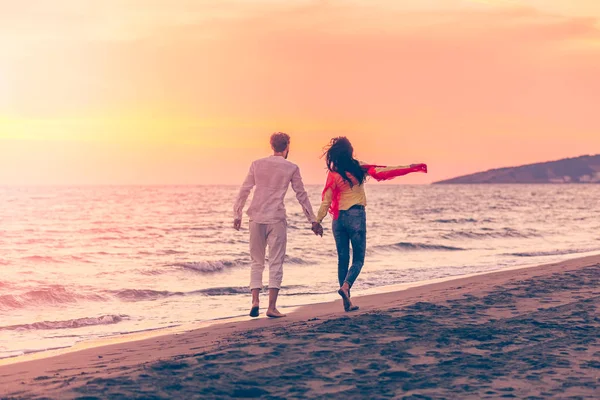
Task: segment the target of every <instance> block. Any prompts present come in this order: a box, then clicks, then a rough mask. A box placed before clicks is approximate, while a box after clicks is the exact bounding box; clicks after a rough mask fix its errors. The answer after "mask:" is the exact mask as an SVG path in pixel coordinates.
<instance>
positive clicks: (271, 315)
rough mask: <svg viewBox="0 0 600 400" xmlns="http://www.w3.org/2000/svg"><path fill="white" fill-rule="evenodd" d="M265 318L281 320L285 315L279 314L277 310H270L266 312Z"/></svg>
mask: <svg viewBox="0 0 600 400" xmlns="http://www.w3.org/2000/svg"><path fill="white" fill-rule="evenodd" d="M267 317H269V318H283V317H287V315H285V314H282V313H280V312H279V310H277V309H276V308H275V309H273V310H271V309H269V310H267Z"/></svg>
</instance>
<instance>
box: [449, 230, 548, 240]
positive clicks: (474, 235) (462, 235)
mask: <svg viewBox="0 0 600 400" xmlns="http://www.w3.org/2000/svg"><path fill="white" fill-rule="evenodd" d="M482 231H483V232H473V231H452V232H450V233H447V234H444V235H442V236H441V237H442V238H443V239H504V238H520V239H526V238H534V237H541V235H540V234H539V233H538V232H536V231H535V230H527V231H518V230H516V229H512V228H504V229H502V230H493V229H490V228H487V229H482Z"/></svg>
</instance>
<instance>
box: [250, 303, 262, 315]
mask: <svg viewBox="0 0 600 400" xmlns="http://www.w3.org/2000/svg"><path fill="white" fill-rule="evenodd" d="M259 315H260V311H259V307H258V303H253V304H252V308H251V309H250V316H251V317H252V318H256V317H258V316H259Z"/></svg>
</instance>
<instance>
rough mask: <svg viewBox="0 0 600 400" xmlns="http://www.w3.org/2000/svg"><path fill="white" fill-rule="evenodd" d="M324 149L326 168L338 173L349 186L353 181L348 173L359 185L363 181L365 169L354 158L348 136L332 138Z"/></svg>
mask: <svg viewBox="0 0 600 400" xmlns="http://www.w3.org/2000/svg"><path fill="white" fill-rule="evenodd" d="M325 149H326V152H325V154H324V155H326V156H327V168H328V169H329V170H330V171H332V172H337V173H338V174H340V175H341V176H342V178H343V179H344V180H345V181H347V182H348V183H349V184H350V187H352V186H354V182H353V181H352V179H350V177H348V173H350V175H352V176H353V177H355V178H356V180H357V181H358V184H359V185H362V184H363V183H364V181H365V178H366V176H365V171H364V170H363V169H362V167H361V166H360V164H359V162H358V161H357V160H355V159H354V156H353V154H354V148H353V147H352V144H351V143H350V141H349V140H348V138H346V137H345V136H340V137H336V138H333V139H331V142H329V145H328V146H327V147H326V148H325Z"/></svg>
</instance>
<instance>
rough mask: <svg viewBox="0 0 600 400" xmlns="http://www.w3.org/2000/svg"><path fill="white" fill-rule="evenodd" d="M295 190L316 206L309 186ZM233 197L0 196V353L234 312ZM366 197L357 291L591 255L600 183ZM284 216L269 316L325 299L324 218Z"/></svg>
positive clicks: (244, 242) (237, 261) (237, 247)
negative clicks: (284, 249)
mask: <svg viewBox="0 0 600 400" xmlns="http://www.w3.org/2000/svg"><path fill="white" fill-rule="evenodd" d="M307 189H308V191H309V193H310V194H311V200H312V202H313V205H314V208H315V210H316V209H317V208H318V205H319V198H320V194H319V193H320V190H321V188H320V187H318V186H308V187H307ZM237 190H238V189H237V187H226V186H222V187H217V186H198V187H58V188H52V187H43V188H42V187H35V188H34V187H27V188H24V187H23V188H15V187H4V188H0V358H5V357H12V356H16V355H20V354H24V353H30V352H37V351H44V350H47V349H55V348H63V347H69V346H72V345H74V344H75V343H77V342H79V341H85V340H92V339H97V338H102V337H107V336H114V335H120V334H123V333H129V332H139V331H147V330H153V329H160V328H166V327H177V326H182V325H186V324H190V323H196V322H200V321H208V320H212V319H218V318H224V317H230V316H239V315H245V314H246V313H247V312H248V306H249V301H250V299H249V294H248V289H247V285H248V281H249V268H250V266H249V252H248V230H247V227H248V225H247V220H245V221H244V226H243V230H242V231H240V232H236V231H234V230H233V229H232V228H231V224H232V216H231V208H232V204H233V202H234V199H235V196H236V194H237ZM367 196H368V201H369V205H368V207H367V223H368V250H367V259H366V264H365V267H364V269H363V272H362V274H361V276H360V277H359V279H358V281H357V283H356V285H355V287H354V289H353V294H354V295H355V296H357V295H360V293H361V292H364V291H365V290H370V291H372V290H378V289H381V290H384V289H385V287H386V286H389V285H395V284H402V283H410V282H419V281H425V280H430V279H435V278H443V277H451V276H461V275H465V274H470V273H477V272H486V271H494V270H500V269H503V268H509V267H514V266H518V265H532V264H541V263H545V262H553V261H558V260H562V259H566V258H571V257H574V256H576V255H586V254H592V253H596V252H599V251H600V218H599V212H600V202H599V200H598V199H600V185H596V186H593V185H589V186H586V185H539V186H535V185H533V186H530V185H515V186H512V185H498V186H494V185H492V186H396V185H382V184H377V183H374V182H370V183H368V184H367ZM248 204H249V203H248ZM287 209H288V217H289V243H288V256H287V262H286V265H285V267H284V271H285V273H284V287H283V290H282V292H281V296H280V305H281V309H283V310H284V311H285V309H286V308H288V307H294V306H298V305H304V304H311V303H316V302H321V301H327V300H333V299H337V294H336V290H337V283H336V281H337V278H336V277H337V274H336V268H337V266H336V252H335V245H334V240H333V237H332V235H331V229H330V225H331V220H330V218H328V219H327V220H326V224H325V236H324V237H323V238H320V237H316V236H314V235H313V234H312V232H311V231H310V226H309V224H308V223H307V222H306V221H305V220H304V217H303V215H302V212H301V208H300V206H299V205H298V204H297V203H296V201H295V198H294V196H293V193H292V192H291V190H290V193H288V197H287ZM267 276H268V275H267V273H265V284H266V283H267V280H266V279H267ZM265 302H266V298H263V304H265ZM263 311H264V310H263Z"/></svg>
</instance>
